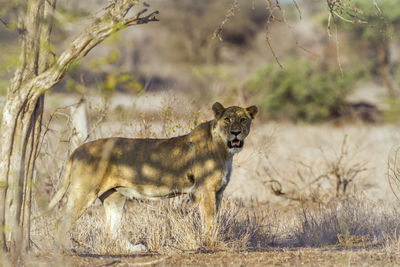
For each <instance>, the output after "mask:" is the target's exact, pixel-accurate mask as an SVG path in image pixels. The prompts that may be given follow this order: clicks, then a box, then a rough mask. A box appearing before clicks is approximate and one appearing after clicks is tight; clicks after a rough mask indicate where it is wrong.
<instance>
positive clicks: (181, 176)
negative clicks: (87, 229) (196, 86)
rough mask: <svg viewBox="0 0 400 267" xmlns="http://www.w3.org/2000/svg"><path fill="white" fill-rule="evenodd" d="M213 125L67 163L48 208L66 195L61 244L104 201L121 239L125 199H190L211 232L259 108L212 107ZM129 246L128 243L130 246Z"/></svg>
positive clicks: (83, 149)
mask: <svg viewBox="0 0 400 267" xmlns="http://www.w3.org/2000/svg"><path fill="white" fill-rule="evenodd" d="M212 110H213V113H214V116H215V119H213V120H211V121H208V122H205V123H202V124H200V125H198V126H197V127H196V128H195V129H194V130H193V131H192V132H191V133H189V134H187V135H183V136H178V137H173V138H170V139H129V138H119V137H115V138H106V139H99V140H95V141H91V142H88V143H85V144H83V145H81V146H80V147H78V148H77V149H76V150H75V151H74V152H73V153H72V155H71V157H70V158H69V160H68V162H67V165H66V169H65V174H64V181H63V185H62V186H61V188H60V189H59V191H58V192H57V193H56V194H55V196H54V198H53V199H52V200H51V202H50V203H49V206H48V209H49V210H50V209H52V208H53V207H54V206H55V205H56V204H57V203H58V202H59V201H60V200H61V199H62V198H63V196H64V195H65V193H66V192H67V190H68V188H69V191H70V193H69V194H68V199H67V204H66V205H65V207H64V210H63V212H62V213H61V214H62V215H61V216H60V218H59V219H58V222H57V225H58V235H57V236H58V238H59V239H60V238H62V237H63V236H64V235H65V234H66V232H67V231H68V229H69V228H70V227H71V224H72V223H74V222H75V221H76V220H78V218H79V217H80V216H81V215H82V213H83V212H84V211H85V210H86V209H87V208H88V207H89V206H90V205H91V204H92V203H93V202H94V201H95V200H96V198H100V200H101V201H102V203H103V206H104V209H105V214H106V232H107V234H108V235H109V236H110V237H111V238H113V239H116V238H117V237H118V234H119V231H120V227H121V219H122V214H123V209H124V205H125V201H126V198H135V199H158V198H167V197H174V196H177V195H179V194H191V196H192V197H193V199H194V201H195V202H196V203H197V204H198V206H199V211H200V214H201V217H202V219H203V222H204V225H205V229H206V230H207V231H208V230H210V227H211V226H212V224H213V222H214V217H215V214H216V212H217V211H218V207H219V204H220V202H221V198H222V193H223V192H224V189H225V187H226V186H227V184H228V182H229V179H230V176H231V172H232V157H233V155H234V154H235V153H238V152H240V151H241V150H242V148H243V144H244V140H245V138H246V137H247V135H248V134H249V131H250V124H251V121H252V119H254V116H255V115H256V114H257V107H256V106H251V107H248V108H241V107H237V106H231V107H228V108H224V107H223V106H222V105H221V104H220V103H218V102H216V103H215V104H214V105H213V106H212ZM126 242H127V241H126Z"/></svg>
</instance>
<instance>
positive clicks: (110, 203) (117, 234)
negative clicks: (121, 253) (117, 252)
mask: <svg viewBox="0 0 400 267" xmlns="http://www.w3.org/2000/svg"><path fill="white" fill-rule="evenodd" d="M100 200H101V201H102V202H103V206H104V210H105V213H106V233H107V235H108V237H109V238H111V239H113V240H117V239H119V242H120V244H121V246H122V247H124V248H125V249H126V250H128V251H131V252H143V251H147V248H146V246H144V245H143V244H137V245H133V244H132V243H131V242H130V241H129V240H128V239H127V238H126V237H124V236H122V235H121V222H122V216H123V212H124V206H125V202H126V197H125V196H124V195H122V194H120V193H119V192H117V191H116V190H115V189H111V190H109V191H107V192H106V193H104V194H103V195H101V196H100Z"/></svg>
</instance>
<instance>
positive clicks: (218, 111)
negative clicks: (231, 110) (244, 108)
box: [212, 102, 225, 119]
mask: <svg viewBox="0 0 400 267" xmlns="http://www.w3.org/2000/svg"><path fill="white" fill-rule="evenodd" d="M212 110H213V112H214V116H215V118H216V119H219V118H220V117H221V116H222V114H224V111H225V108H224V106H223V105H222V104H221V103H219V102H215V103H214V105H213V106H212Z"/></svg>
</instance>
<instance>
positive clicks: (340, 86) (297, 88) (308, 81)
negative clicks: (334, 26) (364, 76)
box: [248, 59, 359, 122]
mask: <svg viewBox="0 0 400 267" xmlns="http://www.w3.org/2000/svg"><path fill="white" fill-rule="evenodd" d="M284 65H285V69H284V70H282V69H281V68H280V67H279V66H278V64H276V63H268V64H266V65H265V66H263V67H261V68H260V69H258V70H257V71H256V73H255V75H254V77H253V78H252V79H251V80H250V81H249V83H248V85H249V87H250V88H251V89H252V90H253V91H254V92H255V94H256V97H257V99H258V102H259V103H258V104H259V105H260V107H261V110H263V111H264V112H266V113H267V115H268V116H269V117H270V118H272V119H289V120H292V121H305V122H322V121H325V120H328V119H330V118H332V117H335V116H337V115H339V114H340V112H341V110H342V108H343V107H344V105H345V98H346V96H347V95H348V94H349V93H350V92H351V89H352V88H353V86H354V83H355V81H356V78H357V76H358V75H357V74H358V73H359V71H347V70H344V71H343V74H342V73H341V72H340V70H339V69H338V68H333V69H329V67H327V66H324V65H321V64H316V65H312V64H310V63H309V62H306V61H304V60H301V59H291V60H289V61H288V62H286V64H284Z"/></svg>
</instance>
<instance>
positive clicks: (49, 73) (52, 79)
mask: <svg viewBox="0 0 400 267" xmlns="http://www.w3.org/2000/svg"><path fill="white" fill-rule="evenodd" d="M138 3H140V2H138V1H132V0H125V1H118V2H116V1H114V2H113V3H111V4H110V5H109V6H108V7H107V8H106V9H105V12H104V13H103V15H102V16H101V17H99V18H95V19H94V21H93V22H92V23H91V24H90V25H89V26H87V27H86V28H85V29H84V30H83V32H82V33H81V34H80V35H79V36H78V37H77V38H76V39H75V40H74V41H73V42H72V43H71V45H70V46H69V47H68V48H67V49H65V50H64V52H62V53H61V55H60V56H59V57H58V58H57V60H56V62H55V63H54V64H53V65H52V66H51V67H49V68H48V69H47V70H46V71H44V72H43V73H41V74H39V75H38V76H36V77H34V78H33V79H31V80H29V81H27V82H26V84H25V86H27V87H31V89H33V91H32V94H33V95H36V97H38V96H40V95H41V94H43V93H44V92H46V91H47V90H49V89H50V88H51V87H52V86H54V85H55V84H56V83H57V82H58V81H59V80H60V79H61V78H62V77H63V76H64V74H65V73H66V71H67V70H68V68H69V66H71V64H73V63H76V62H77V61H79V60H80V59H81V58H83V57H84V56H85V55H87V53H89V52H90V51H91V50H92V49H93V48H94V47H95V46H97V45H98V44H99V43H101V42H102V41H103V40H104V39H106V38H107V37H108V36H110V35H111V34H113V33H115V32H117V31H119V30H122V29H124V28H126V27H128V26H132V25H139V24H146V23H149V22H152V21H158V18H157V17H156V15H157V14H159V12H158V11H154V12H151V13H150V14H148V15H146V16H142V15H143V14H144V13H146V12H147V9H144V10H141V11H139V12H138V13H137V14H136V15H134V16H132V17H130V18H125V16H126V15H127V13H128V11H129V10H130V9H131V8H132V7H133V6H134V5H137V4H138Z"/></svg>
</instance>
